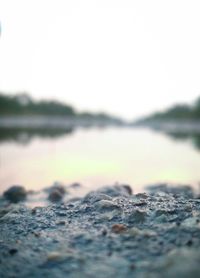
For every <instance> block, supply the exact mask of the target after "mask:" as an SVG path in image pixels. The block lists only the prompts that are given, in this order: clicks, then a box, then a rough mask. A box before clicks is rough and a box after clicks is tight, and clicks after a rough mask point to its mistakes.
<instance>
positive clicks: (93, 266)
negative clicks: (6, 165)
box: [0, 185, 200, 278]
mask: <svg viewBox="0 0 200 278" xmlns="http://www.w3.org/2000/svg"><path fill="white" fill-rule="evenodd" d="M54 189H55V188H54ZM56 190H57V189H56ZM51 192H52V191H51ZM63 193H64V192H63ZM199 247H200V199H198V196H195V194H194V193H193V191H192V189H191V188H190V187H188V186H187V187H186V186H185V187H181V186H179V187H176V188H175V187H170V186H163V185H162V186H158V187H157V188H156V186H154V187H151V188H150V191H148V193H147V192H145V193H139V194H132V191H131V190H130V188H129V186H127V185H126V186H124V185H122V186H119V185H118V186H111V187H110V186H109V187H104V188H102V189H100V190H97V191H94V192H90V193H89V194H87V195H86V196H85V197H83V198H79V199H74V200H73V199H72V200H71V201H68V202H65V203H55V204H51V205H49V206H46V207H35V208H32V209H31V208H29V207H26V206H25V205H24V204H23V203H22V202H20V203H17V204H12V203H11V204H9V205H8V204H7V203H4V202H2V201H0V277H1V278H4V277H12V278H14V277H20V278H23V277H50V278H51V277H52V278H53V277H58V278H59V277H61V278H62V277H69V278H77V277H82V278H85V277H91V278H92V277H97V278H105V277H109V278H112V277H114V278H118V277H123V278H124V277H125V278H126V277H136V278H137V277H138V278H147V277H148V278H158V277H162V278H163V277H164V278H175V277H183V278H185V277H188V278H193V277H200V268H199V262H200V249H199Z"/></svg>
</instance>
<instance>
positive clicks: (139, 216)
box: [128, 209, 147, 223]
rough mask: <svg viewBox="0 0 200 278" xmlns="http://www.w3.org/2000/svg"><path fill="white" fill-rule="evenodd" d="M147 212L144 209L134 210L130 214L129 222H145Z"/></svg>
mask: <svg viewBox="0 0 200 278" xmlns="http://www.w3.org/2000/svg"><path fill="white" fill-rule="evenodd" d="M146 216H147V213H146V212H145V211H144V210H139V209H137V210H134V211H133V212H132V213H131V214H130V215H129V216H128V222H129V223H143V222H144V221H145V219H146Z"/></svg>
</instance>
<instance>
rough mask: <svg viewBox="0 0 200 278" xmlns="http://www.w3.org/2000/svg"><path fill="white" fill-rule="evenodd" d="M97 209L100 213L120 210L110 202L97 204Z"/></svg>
mask: <svg viewBox="0 0 200 278" xmlns="http://www.w3.org/2000/svg"><path fill="white" fill-rule="evenodd" d="M95 207H96V209H98V210H100V211H111V210H114V209H120V207H119V206H118V205H116V204H115V203H114V202H112V201H109V200H101V201H98V202H96V203H95Z"/></svg>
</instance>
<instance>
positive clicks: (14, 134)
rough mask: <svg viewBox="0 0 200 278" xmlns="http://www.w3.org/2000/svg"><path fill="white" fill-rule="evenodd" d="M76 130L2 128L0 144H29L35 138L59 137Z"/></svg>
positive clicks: (0, 130)
mask: <svg viewBox="0 0 200 278" xmlns="http://www.w3.org/2000/svg"><path fill="white" fill-rule="evenodd" d="M73 132H74V129H73V128H67V129H63V128H61V129H41V128H38V129H37V128H34V129H32V128H0V144H1V143H4V142H15V143H18V144H21V145H27V144H29V143H30V142H31V141H32V140H33V139H34V138H44V139H48V138H52V139H55V138H58V137H62V136H66V135H67V136H69V135H71V134H72V133H73Z"/></svg>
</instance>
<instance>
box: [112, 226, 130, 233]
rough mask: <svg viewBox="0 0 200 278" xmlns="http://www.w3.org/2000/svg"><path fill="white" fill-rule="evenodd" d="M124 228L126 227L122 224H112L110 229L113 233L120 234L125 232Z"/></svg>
mask: <svg viewBox="0 0 200 278" xmlns="http://www.w3.org/2000/svg"><path fill="white" fill-rule="evenodd" d="M126 229H127V227H126V226H125V225H123V224H114V225H113V226H112V229H111V230H112V232H113V233H116V234H121V233H123V232H125V231H126Z"/></svg>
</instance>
